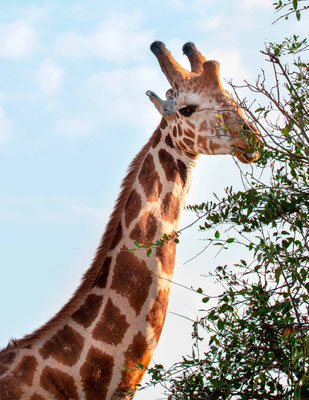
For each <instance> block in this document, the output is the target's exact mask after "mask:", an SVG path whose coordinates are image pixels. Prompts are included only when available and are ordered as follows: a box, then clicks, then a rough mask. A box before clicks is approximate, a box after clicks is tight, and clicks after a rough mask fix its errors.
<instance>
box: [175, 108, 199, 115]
mask: <svg viewBox="0 0 309 400" xmlns="http://www.w3.org/2000/svg"><path fill="white" fill-rule="evenodd" d="M195 110H196V106H186V107H182V108H181V109H180V110H178V111H179V112H180V114H181V115H183V116H184V117H190V115H192V114H193V113H194V111H195Z"/></svg>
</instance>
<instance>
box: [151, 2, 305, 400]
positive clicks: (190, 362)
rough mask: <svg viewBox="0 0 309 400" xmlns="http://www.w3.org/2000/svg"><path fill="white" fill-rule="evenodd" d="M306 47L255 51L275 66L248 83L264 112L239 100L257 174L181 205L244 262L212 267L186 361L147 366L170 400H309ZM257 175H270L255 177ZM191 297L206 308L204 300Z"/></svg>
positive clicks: (283, 7) (293, 8) (296, 7)
mask: <svg viewBox="0 0 309 400" xmlns="http://www.w3.org/2000/svg"><path fill="white" fill-rule="evenodd" d="M306 3H308V2H306V1H305V0H303V1H301V0H299V1H296V0H293V1H286V2H283V1H278V2H276V3H274V5H275V8H276V9H277V11H278V12H279V13H280V12H281V13H282V15H281V17H279V18H282V17H285V18H287V17H288V16H289V15H291V14H293V13H294V14H295V16H296V18H297V19H298V20H299V19H300V18H301V12H302V11H303V10H304V9H306V8H308V5H307V4H306ZM306 49H308V44H307V40H306V39H300V38H299V37H297V36H295V35H294V36H292V37H290V38H287V39H285V40H284V41H283V42H282V43H269V44H268V45H267V47H266V49H265V51H263V54H264V55H265V56H266V57H267V60H268V61H269V62H270V63H271V64H272V66H273V71H274V72H273V77H272V78H273V80H274V82H275V83H274V85H272V86H271V87H269V85H268V81H269V78H268V77H267V76H266V74H265V73H264V72H263V73H262V74H261V76H260V77H259V78H258V80H257V82H256V83H255V84H250V83H247V84H246V86H247V88H249V89H250V90H251V91H253V92H254V93H255V94H256V95H257V96H260V98H261V99H262V103H261V104H262V105H259V107H258V108H257V109H255V110H251V109H249V107H247V105H246V104H245V102H240V101H239V103H240V105H241V106H242V107H243V108H244V109H245V110H246V111H247V113H248V114H249V115H250V116H251V119H252V121H253V122H254V123H255V124H256V125H258V126H259V129H260V131H261V134H262V137H263V141H264V145H263V148H262V149H260V152H261V158H260V160H259V161H258V164H257V168H256V172H255V173H253V172H252V173H247V174H246V175H244V176H243V179H244V186H245V188H244V190H243V191H237V192H235V191H234V190H233V188H232V187H230V188H227V189H226V191H225V196H224V197H222V198H218V199H217V201H215V202H205V203H203V204H200V205H191V206H189V207H188V209H189V210H191V211H192V212H194V213H195V214H196V223H197V224H199V229H200V230H201V231H202V233H204V234H206V233H207V232H212V231H211V230H210V229H213V228H215V234H214V237H209V238H208V240H209V241H210V242H211V243H212V244H213V245H215V246H219V247H220V248H221V249H222V251H228V250H229V249H230V248H231V246H242V247H245V248H246V249H247V252H248V257H247V259H246V260H244V259H241V260H239V262H238V263H237V264H236V265H232V266H229V265H224V266H218V267H217V268H216V270H215V272H214V274H213V276H214V277H215V279H216V280H217V281H219V282H221V283H222V286H223V287H224V289H223V290H222V293H221V294H220V295H219V296H218V298H217V302H216V304H215V305H213V306H211V307H209V308H208V309H207V310H205V313H204V315H203V317H202V318H200V319H199V320H198V321H197V322H195V323H194V325H193V333H192V336H193V339H194V343H193V348H192V355H191V356H190V357H189V356H186V357H183V359H182V361H181V362H179V363H176V364H174V365H173V366H171V367H170V368H168V369H166V368H164V367H163V366H162V365H156V366H155V367H154V368H152V369H150V371H149V372H150V374H151V382H150V384H158V383H160V384H161V385H163V386H164V387H165V389H166V392H167V393H168V396H169V397H168V398H169V399H171V400H176V399H182V400H185V399H191V400H192V399H199V400H202V399H205V400H206V399H208V400H210V399H212V400H215V399H216V400H217V399H222V400H223V399H242V400H245V399H246V400H249V399H309V362H308V353H309V336H308V330H309V321H308V318H309V317H308V313H309V271H308V260H309V257H308V256H309V245H308V242H307V240H308V233H309V222H308V221H309V185H308V176H309V174H308V172H309V167H308V166H309V163H308V161H309V134H308V123H309V115H308V112H309V107H308V106H309V91H308V88H309V66H308V64H306V63H305V62H304V61H303V60H302V58H301V56H302V55H303V52H304V51H305V50H306ZM291 57H292V58H293V60H292V61H291ZM252 146H253V147H254V146H255V143H254V142H253V141H252ZM264 169H266V170H267V171H268V174H266V175H267V177H266V178H261V176H260V175H261V174H260V172H261V171H262V170H264ZM231 233H233V235H231ZM165 239H166V240H172V239H171V238H165ZM176 240H177V241H178V239H176ZM197 292H198V293H200V294H201V295H202V302H203V303H204V304H207V303H208V301H209V297H207V295H204V294H203V290H202V289H201V288H199V289H197ZM210 303H211V302H209V303H208V304H210ZM205 332H206V333H207V335H206V338H207V339H205ZM205 341H208V342H207V343H206V344H207V346H205Z"/></svg>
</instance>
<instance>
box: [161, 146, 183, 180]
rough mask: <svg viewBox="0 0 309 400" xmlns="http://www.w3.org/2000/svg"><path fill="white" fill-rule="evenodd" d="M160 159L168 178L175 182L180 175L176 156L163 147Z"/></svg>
mask: <svg viewBox="0 0 309 400" xmlns="http://www.w3.org/2000/svg"><path fill="white" fill-rule="evenodd" d="M159 160H160V163H161V165H162V168H163V170H164V172H165V176H166V179H167V180H168V181H172V182H175V181H176V178H177V176H178V175H179V170H178V166H177V164H176V162H175V160H174V157H173V156H172V155H171V154H170V153H169V152H167V151H166V150H164V149H161V150H160V151H159Z"/></svg>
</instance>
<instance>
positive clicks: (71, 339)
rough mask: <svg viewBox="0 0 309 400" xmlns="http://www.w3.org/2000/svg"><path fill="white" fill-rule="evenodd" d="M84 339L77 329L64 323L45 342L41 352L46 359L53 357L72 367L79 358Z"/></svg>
mask: <svg viewBox="0 0 309 400" xmlns="http://www.w3.org/2000/svg"><path fill="white" fill-rule="evenodd" d="M84 341H85V340H84V338H83V337H82V336H81V335H80V334H79V333H78V332H77V331H76V330H75V329H73V328H72V327H71V326H68V325H64V327H63V328H62V329H60V330H59V331H58V332H56V333H55V335H54V336H52V337H51V338H50V339H49V340H47V342H45V343H44V345H43V346H42V347H41V348H40V350H39V353H40V354H41V356H42V357H43V358H44V360H46V359H47V358H49V357H53V358H54V359H55V360H56V361H58V362H59V363H61V364H64V365H68V366H70V367H72V366H73V365H74V364H76V363H77V361H78V360H79V357H80V354H81V352H82V350H83V347H84Z"/></svg>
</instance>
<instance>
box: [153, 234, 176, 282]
mask: <svg viewBox="0 0 309 400" xmlns="http://www.w3.org/2000/svg"><path fill="white" fill-rule="evenodd" d="M175 253H176V243H175V242H174V240H172V239H171V240H169V241H168V242H167V243H165V244H163V245H162V246H161V247H160V248H158V250H157V254H156V257H157V259H158V260H159V261H160V262H161V270H162V271H163V272H164V273H165V274H168V275H172V274H173V271H174V264H175Z"/></svg>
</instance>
